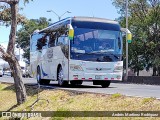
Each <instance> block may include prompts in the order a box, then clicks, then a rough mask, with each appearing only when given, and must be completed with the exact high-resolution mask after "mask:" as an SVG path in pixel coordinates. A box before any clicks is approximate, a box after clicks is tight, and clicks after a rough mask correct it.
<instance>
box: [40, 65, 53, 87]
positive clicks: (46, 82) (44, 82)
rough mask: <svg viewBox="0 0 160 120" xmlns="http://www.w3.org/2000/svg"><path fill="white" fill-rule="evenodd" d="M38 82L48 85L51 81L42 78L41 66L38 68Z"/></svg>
mask: <svg viewBox="0 0 160 120" xmlns="http://www.w3.org/2000/svg"><path fill="white" fill-rule="evenodd" d="M37 83H39V84H40V85H48V84H49V83H50V80H45V79H42V78H41V70H40V68H39V67H38V68H37Z"/></svg>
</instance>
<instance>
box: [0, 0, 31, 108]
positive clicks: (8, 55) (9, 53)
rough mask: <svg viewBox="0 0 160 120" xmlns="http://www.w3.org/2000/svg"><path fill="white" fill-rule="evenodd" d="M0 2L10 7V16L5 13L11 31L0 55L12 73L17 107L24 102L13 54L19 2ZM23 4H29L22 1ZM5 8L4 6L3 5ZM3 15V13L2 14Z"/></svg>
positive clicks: (3, 0) (0, 48)
mask: <svg viewBox="0 0 160 120" xmlns="http://www.w3.org/2000/svg"><path fill="white" fill-rule="evenodd" d="M0 2H3V3H6V4H8V5H9V6H10V11H9V12H10V14H7V13H6V15H5V16H6V18H7V16H8V18H9V20H10V21H11V22H10V24H11V31H10V35H9V43H8V47H7V50H6V51H5V50H4V48H3V47H2V46H0V55H1V57H2V59H4V60H5V61H7V62H8V63H9V65H10V68H11V70H12V73H13V78H14V85H15V90H16V98H17V105H19V104H22V103H23V102H25V101H26V89H25V86H24V83H23V81H22V73H21V68H20V65H19V62H18V60H17V59H16V57H15V54H14V48H15V41H16V29H17V22H18V19H17V16H18V3H19V0H0ZM24 2H29V1H28V0H24ZM3 6H4V7H5V5H3ZM4 13H5V12H4ZM2 20H3V22H5V21H6V19H5V17H4V19H2Z"/></svg>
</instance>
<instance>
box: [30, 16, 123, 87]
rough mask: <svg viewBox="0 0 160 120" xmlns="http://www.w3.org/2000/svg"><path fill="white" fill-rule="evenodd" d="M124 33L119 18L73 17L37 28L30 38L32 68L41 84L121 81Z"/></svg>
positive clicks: (106, 83) (99, 83)
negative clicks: (116, 19) (53, 81)
mask: <svg viewBox="0 0 160 120" xmlns="http://www.w3.org/2000/svg"><path fill="white" fill-rule="evenodd" d="M122 49H123V48H122V34H121V28H120V25H119V24H118V23H117V22H116V21H112V20H108V19H102V18H95V17H71V18H66V19H63V20H60V21H58V22H56V23H53V24H52V25H50V26H49V27H47V28H45V29H43V30H40V31H35V32H34V33H33V34H32V36H31V40H30V69H31V70H30V71H31V76H32V77H35V78H37V81H38V82H39V83H40V84H49V83H50V80H57V81H58V84H59V85H60V86H63V85H67V84H68V83H69V82H70V84H72V85H76V84H79V85H80V84H82V82H83V81H93V84H94V85H101V86H102V87H108V86H109V85H110V82H111V80H119V81H121V80H122V72H123V61H122Z"/></svg>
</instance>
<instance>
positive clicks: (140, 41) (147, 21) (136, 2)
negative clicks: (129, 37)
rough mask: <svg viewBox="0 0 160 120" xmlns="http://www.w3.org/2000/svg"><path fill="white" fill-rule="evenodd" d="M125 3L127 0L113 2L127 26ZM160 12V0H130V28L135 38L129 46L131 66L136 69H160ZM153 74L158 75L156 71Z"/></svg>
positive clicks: (122, 22)
mask: <svg viewBox="0 0 160 120" xmlns="http://www.w3.org/2000/svg"><path fill="white" fill-rule="evenodd" d="M125 3H126V0H113V4H114V5H115V6H116V8H117V9H118V11H119V13H120V14H121V19H119V21H120V23H121V25H122V26H123V27H125ZM159 13H160V1H159V0H129V29H130V30H131V32H132V33H133V39H134V42H133V44H131V45H130V46H129V58H130V59H129V66H130V67H131V68H132V69H134V71H135V69H137V68H138V69H139V68H141V69H142V68H146V69H147V70H148V69H149V68H150V67H153V68H156V69H154V70H158V68H159V66H160V57H159V56H160V49H159V48H160V43H159V39H160V21H159V19H160V14H159ZM138 46H139V47H138ZM139 57H140V58H139ZM136 59H137V60H136ZM139 60H140V61H139ZM134 61H137V62H134ZM139 62H140V64H139ZM137 65H138V66H137ZM143 65H144V67H142V66H143ZM137 72H138V71H137ZM159 73H160V72H159ZM153 75H157V74H156V73H155V71H154V72H153Z"/></svg>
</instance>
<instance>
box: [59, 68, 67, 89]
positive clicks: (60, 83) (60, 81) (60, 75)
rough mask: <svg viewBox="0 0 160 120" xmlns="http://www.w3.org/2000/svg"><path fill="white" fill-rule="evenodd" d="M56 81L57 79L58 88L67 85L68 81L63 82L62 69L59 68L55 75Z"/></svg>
mask: <svg viewBox="0 0 160 120" xmlns="http://www.w3.org/2000/svg"><path fill="white" fill-rule="evenodd" d="M57 79H58V85H59V86H65V85H68V81H64V80H63V69H62V67H61V66H60V67H59V69H58V73H57Z"/></svg>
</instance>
